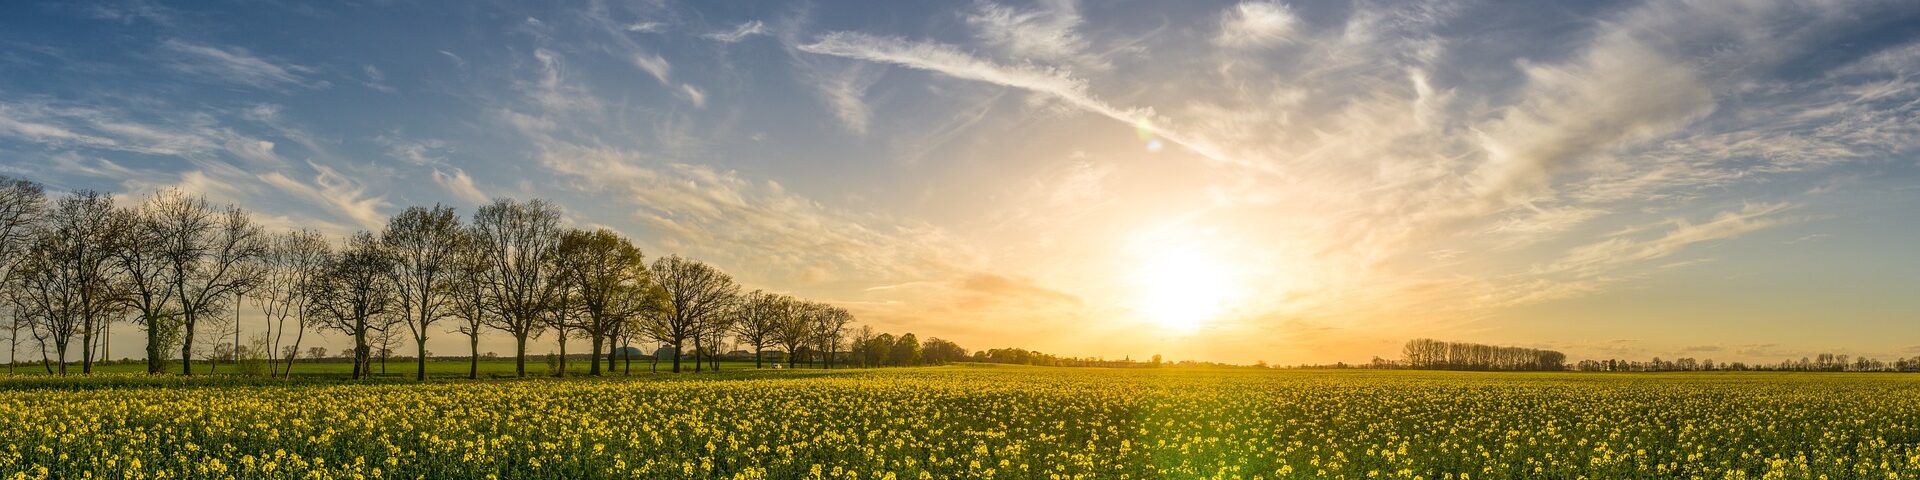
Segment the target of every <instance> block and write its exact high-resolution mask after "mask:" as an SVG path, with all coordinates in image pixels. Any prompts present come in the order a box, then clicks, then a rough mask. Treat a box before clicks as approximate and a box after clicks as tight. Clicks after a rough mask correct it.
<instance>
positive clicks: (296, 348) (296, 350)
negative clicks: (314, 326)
mask: <svg viewBox="0 0 1920 480" xmlns="http://www.w3.org/2000/svg"><path fill="white" fill-rule="evenodd" d="M306 337H307V329H306V327H304V326H302V327H300V330H298V331H296V332H294V334H293V353H291V354H288V355H287V371H285V372H280V373H281V375H283V376H285V377H286V378H293V361H294V360H295V359H298V358H300V341H301V340H303V339H305V338H306Z"/></svg>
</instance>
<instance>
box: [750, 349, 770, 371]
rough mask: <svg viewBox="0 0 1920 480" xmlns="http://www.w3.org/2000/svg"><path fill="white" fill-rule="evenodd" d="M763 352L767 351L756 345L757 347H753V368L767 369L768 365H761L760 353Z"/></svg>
mask: <svg viewBox="0 0 1920 480" xmlns="http://www.w3.org/2000/svg"><path fill="white" fill-rule="evenodd" d="M761 350H765V349H763V348H760V347H759V346H758V345H755V346H754V347H753V368H766V367H767V366H766V365H761V364H760V351H761Z"/></svg>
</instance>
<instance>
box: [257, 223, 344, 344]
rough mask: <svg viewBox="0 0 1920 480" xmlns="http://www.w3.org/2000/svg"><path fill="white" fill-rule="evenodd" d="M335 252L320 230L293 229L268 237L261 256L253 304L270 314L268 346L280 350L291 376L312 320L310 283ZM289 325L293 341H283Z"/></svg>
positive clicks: (264, 312) (268, 315)
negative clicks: (308, 305) (290, 322)
mask: <svg viewBox="0 0 1920 480" xmlns="http://www.w3.org/2000/svg"><path fill="white" fill-rule="evenodd" d="M332 253H333V247H332V246H331V245H328V244H327V240H326V239H325V238H322V237H321V236H320V233H319V232H315V231H312V230H294V231H289V232H285V233H282V234H279V235H274V236H272V237H271V238H269V239H268V245H267V250H266V253H265V254H264V255H262V256H261V257H260V264H261V265H260V272H261V275H260V280H261V281H260V285H259V287H257V288H255V289H254V294H253V301H254V306H255V307H257V308H259V309H260V312H261V313H262V314H264V315H265V316H266V317H267V325H269V331H268V332H267V339H268V340H267V341H268V348H269V350H270V351H272V352H280V353H281V356H282V358H281V359H279V360H280V361H284V362H286V366H285V368H286V371H285V372H284V374H285V375H287V376H289V377H291V376H292V375H293V362H294V359H295V358H297V356H298V354H299V353H300V343H301V341H302V340H305V339H306V336H307V327H309V326H312V324H313V318H312V317H311V316H310V315H308V314H309V313H311V312H309V311H308V309H307V304H308V302H309V301H310V300H311V297H309V296H308V293H310V292H311V291H312V289H311V286H310V285H309V284H310V283H312V282H313V281H314V279H316V278H318V277H319V276H320V274H321V273H322V272H324V271H325V269H326V268H327V261H328V258H329V256H330V255H332ZM289 320H291V321H292V325H291V326H289V325H288V321H289ZM288 329H292V330H293V334H294V335H293V342H292V343H291V344H286V345H282V342H283V341H285V337H286V334H287V330H288ZM269 373H273V372H271V371H270V372H269Z"/></svg>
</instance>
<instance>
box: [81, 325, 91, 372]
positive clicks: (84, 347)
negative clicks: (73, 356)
mask: <svg viewBox="0 0 1920 480" xmlns="http://www.w3.org/2000/svg"><path fill="white" fill-rule="evenodd" d="M87 330H88V332H87V333H86V334H85V335H81V336H80V343H81V345H80V374H81V375H92V374H93V332H92V330H93V329H92V328H88V329H87Z"/></svg>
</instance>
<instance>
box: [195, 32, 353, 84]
mask: <svg viewBox="0 0 1920 480" xmlns="http://www.w3.org/2000/svg"><path fill="white" fill-rule="evenodd" d="M160 49H161V50H162V51H163V52H165V53H166V57H165V58H166V59H165V61H166V66H167V68H171V69H173V70H174V71H177V72H181V73H185V74H189V75H194V76H198V77H202V78H205V79H208V80H212V81H216V82H223V83H232V84H238V85H245V86H249V87H254V88H259V89H265V90H285V89H287V88H290V87H292V88H303V89H322V88H327V86H328V85H329V84H328V83H327V81H325V80H319V79H310V78H307V75H309V74H312V73H314V69H312V68H309V67H304V66H300V65H295V64H291V63H279V62H275V61H272V60H268V59H266V58H261V57H259V56H256V55H254V54H253V53H251V52H248V51H247V50H246V49H244V48H239V47H219V46H214V45H205V44H198V43H192V42H188V41H185V40H181V39H177V38H170V39H167V40H164V41H161V42H160Z"/></svg>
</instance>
